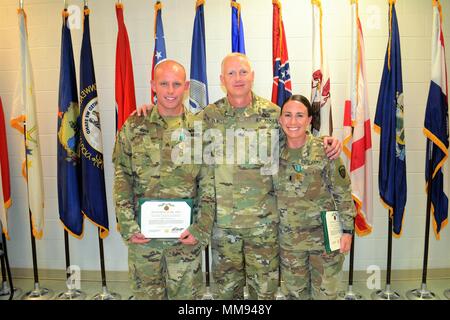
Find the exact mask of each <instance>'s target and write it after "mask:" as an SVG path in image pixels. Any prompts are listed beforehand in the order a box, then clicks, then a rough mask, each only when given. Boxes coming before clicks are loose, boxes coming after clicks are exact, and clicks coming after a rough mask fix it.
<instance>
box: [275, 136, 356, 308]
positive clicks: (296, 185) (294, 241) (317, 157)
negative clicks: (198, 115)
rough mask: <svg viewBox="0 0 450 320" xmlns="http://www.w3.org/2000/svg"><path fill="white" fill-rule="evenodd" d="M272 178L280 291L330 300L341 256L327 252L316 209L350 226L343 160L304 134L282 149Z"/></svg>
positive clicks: (293, 296) (296, 296)
mask: <svg viewBox="0 0 450 320" xmlns="http://www.w3.org/2000/svg"><path fill="white" fill-rule="evenodd" d="M274 181H275V185H276V192H277V204H278V210H279V213H280V236H279V239H280V263H281V278H282V284H281V288H282V291H283V293H284V294H285V295H286V297H287V298H288V299H335V298H336V291H337V285H338V281H339V275H340V271H341V270H342V265H343V262H344V255H343V254H341V253H339V251H335V252H332V253H331V254H327V253H326V251H325V247H324V236H323V229H322V228H323V226H322V222H321V218H320V211H324V210H325V211H327V210H338V211H339V215H340V218H341V221H342V224H343V229H347V230H353V228H354V227H353V221H354V217H355V215H356V212H355V209H354V205H353V201H352V197H351V188H350V179H349V176H348V174H347V173H346V171H345V167H344V165H343V163H342V160H341V159H338V160H335V161H330V160H329V159H328V158H327V156H326V154H325V151H324V145H323V139H322V138H318V137H314V136H312V135H311V134H310V133H307V141H306V143H305V145H304V146H303V147H301V148H299V149H288V148H287V147H283V148H282V150H281V155H280V169H279V172H278V175H276V176H275V177H274Z"/></svg>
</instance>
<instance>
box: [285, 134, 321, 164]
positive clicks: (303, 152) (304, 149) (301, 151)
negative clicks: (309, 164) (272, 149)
mask: <svg viewBox="0 0 450 320" xmlns="http://www.w3.org/2000/svg"><path fill="white" fill-rule="evenodd" d="M306 137H307V138H306V141H305V144H304V145H303V146H301V147H300V148H298V149H293V150H292V149H289V148H288V146H287V141H286V144H285V145H284V146H283V150H282V151H281V155H280V158H281V159H283V160H288V161H294V162H296V161H298V160H299V159H306V157H307V156H308V154H309V149H310V146H311V143H312V141H313V139H312V135H311V133H310V132H309V131H307V132H306ZM286 139H287V138H286ZM290 150H291V152H290ZM290 154H296V155H299V159H289V158H290Z"/></svg>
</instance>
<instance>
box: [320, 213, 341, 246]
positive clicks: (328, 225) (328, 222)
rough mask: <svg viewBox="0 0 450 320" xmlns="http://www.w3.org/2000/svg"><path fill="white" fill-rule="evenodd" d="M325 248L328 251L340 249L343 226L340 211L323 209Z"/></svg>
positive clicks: (321, 215)
mask: <svg viewBox="0 0 450 320" xmlns="http://www.w3.org/2000/svg"><path fill="white" fill-rule="evenodd" d="M320 218H321V219H322V225H323V235H324V242H325V250H326V251H327V253H331V252H333V251H336V250H339V248H340V246H341V236H342V227H341V220H340V219H339V212H338V211H335V210H333V211H321V212H320Z"/></svg>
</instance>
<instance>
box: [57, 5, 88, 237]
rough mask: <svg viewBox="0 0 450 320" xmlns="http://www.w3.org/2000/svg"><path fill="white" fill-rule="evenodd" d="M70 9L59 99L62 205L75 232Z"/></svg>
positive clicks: (76, 114) (76, 125)
mask: <svg viewBox="0 0 450 320" xmlns="http://www.w3.org/2000/svg"><path fill="white" fill-rule="evenodd" d="M68 18H69V12H68V11H67V9H64V11H63V25H62V32H61V64H60V74H59V99H58V137H57V141H58V143H57V144H58V147H57V149H58V151H57V152H58V159H57V161H58V168H57V175H58V206H59V207H58V208H59V218H60V220H61V222H62V223H63V225H64V228H65V229H66V230H67V231H68V232H69V233H70V234H71V235H73V236H75V237H77V238H81V236H82V234H83V215H82V213H81V203H80V199H81V198H80V194H81V190H80V186H81V185H80V178H81V175H80V174H81V168H80V157H79V154H78V147H79V143H80V107H79V105H78V91H77V80H76V75H75V63H74V58H73V48H72V36H71V34H70V29H69V26H68Z"/></svg>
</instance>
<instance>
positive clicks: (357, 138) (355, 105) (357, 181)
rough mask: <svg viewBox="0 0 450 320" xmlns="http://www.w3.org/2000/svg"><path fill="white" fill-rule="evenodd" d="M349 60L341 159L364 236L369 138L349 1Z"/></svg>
mask: <svg viewBox="0 0 450 320" xmlns="http://www.w3.org/2000/svg"><path fill="white" fill-rule="evenodd" d="M351 5H352V57H351V74H350V100H347V101H346V103H345V111H344V141H343V145H344V147H343V151H344V158H347V159H346V160H347V169H348V172H350V179H351V181H352V196H353V200H354V201H355V204H356V211H357V216H356V218H355V229H356V232H357V234H358V235H360V236H363V235H367V234H369V233H370V232H371V231H372V224H373V190H372V180H373V176H372V175H373V172H372V137H371V126H370V117H369V102H368V94H367V90H368V87H367V76H366V64H365V59H364V38H363V33H362V28H361V22H360V20H359V16H358V3H357V0H356V1H355V0H352V2H351Z"/></svg>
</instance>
